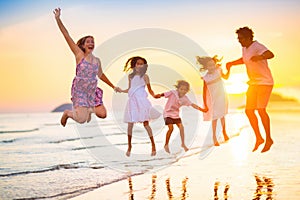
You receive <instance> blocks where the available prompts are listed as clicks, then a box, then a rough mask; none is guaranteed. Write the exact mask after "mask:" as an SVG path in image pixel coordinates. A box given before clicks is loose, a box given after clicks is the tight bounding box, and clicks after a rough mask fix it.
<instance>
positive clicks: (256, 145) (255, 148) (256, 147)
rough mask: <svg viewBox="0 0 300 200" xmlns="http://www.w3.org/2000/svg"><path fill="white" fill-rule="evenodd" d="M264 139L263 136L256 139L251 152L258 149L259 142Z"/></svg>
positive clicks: (262, 141)
mask: <svg viewBox="0 0 300 200" xmlns="http://www.w3.org/2000/svg"><path fill="white" fill-rule="evenodd" d="M264 141H265V140H264V139H263V138H260V139H258V140H256V143H255V146H254V148H253V150H252V152H254V151H256V150H257V149H258V147H259V146H260V145H261V144H263V143H264Z"/></svg>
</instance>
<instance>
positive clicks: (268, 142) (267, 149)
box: [261, 139, 274, 153]
mask: <svg viewBox="0 0 300 200" xmlns="http://www.w3.org/2000/svg"><path fill="white" fill-rule="evenodd" d="M273 143H274V142H273V140H272V139H267V141H266V144H265V146H264V148H263V150H261V153H264V152H266V151H269V150H270V148H271V146H272V145H273Z"/></svg>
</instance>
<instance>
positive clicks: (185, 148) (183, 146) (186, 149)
mask: <svg viewBox="0 0 300 200" xmlns="http://www.w3.org/2000/svg"><path fill="white" fill-rule="evenodd" d="M181 147H182V148H183V149H184V151H188V150H189V148H187V147H186V146H185V144H183V145H181Z"/></svg>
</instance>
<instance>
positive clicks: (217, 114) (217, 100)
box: [203, 69, 228, 121]
mask: <svg viewBox="0 0 300 200" xmlns="http://www.w3.org/2000/svg"><path fill="white" fill-rule="evenodd" d="M203 80H204V81H205V83H206V85H207V92H206V103H207V107H208V112H206V113H203V119H204V121H211V120H215V119H219V118H222V117H224V116H225V115H226V114H227V113H228V98H227V93H226V90H225V87H224V83H223V80H222V77H221V69H217V70H215V71H214V72H213V73H207V74H206V75H205V76H203Z"/></svg>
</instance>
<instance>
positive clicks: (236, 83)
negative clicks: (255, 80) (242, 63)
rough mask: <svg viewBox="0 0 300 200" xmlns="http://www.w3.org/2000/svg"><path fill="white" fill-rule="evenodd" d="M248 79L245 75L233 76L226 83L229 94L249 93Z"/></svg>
mask: <svg viewBox="0 0 300 200" xmlns="http://www.w3.org/2000/svg"><path fill="white" fill-rule="evenodd" d="M247 81H248V77H247V75H246V74H245V73H237V74H231V75H230V77H229V79H228V80H226V81H225V87H226V91H227V93H228V94H241V93H245V92H246V91H247V88H248V85H247Z"/></svg>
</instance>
